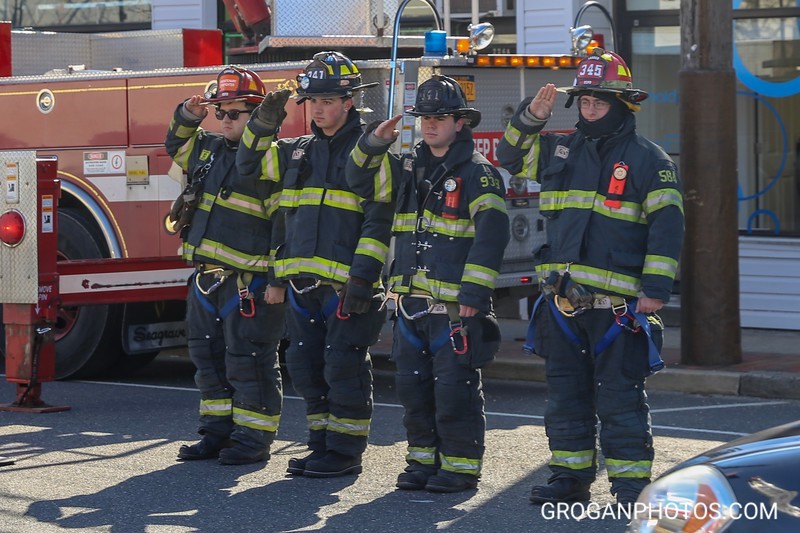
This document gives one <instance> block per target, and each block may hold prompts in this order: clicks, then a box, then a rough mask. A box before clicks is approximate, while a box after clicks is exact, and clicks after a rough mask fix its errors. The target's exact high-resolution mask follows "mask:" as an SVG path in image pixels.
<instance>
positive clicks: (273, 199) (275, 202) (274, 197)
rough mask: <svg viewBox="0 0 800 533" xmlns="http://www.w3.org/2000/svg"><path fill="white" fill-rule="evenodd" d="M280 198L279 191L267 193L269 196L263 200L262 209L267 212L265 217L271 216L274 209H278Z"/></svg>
mask: <svg viewBox="0 0 800 533" xmlns="http://www.w3.org/2000/svg"><path fill="white" fill-rule="evenodd" d="M280 199H281V191H275V192H273V193H272V194H270V195H269V198H267V199H265V200H264V211H266V213H267V218H270V217H272V215H273V214H274V213H275V211H277V210H278V207H279V205H280Z"/></svg>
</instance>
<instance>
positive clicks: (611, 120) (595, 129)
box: [576, 91, 631, 139]
mask: <svg viewBox="0 0 800 533" xmlns="http://www.w3.org/2000/svg"><path fill="white" fill-rule="evenodd" d="M583 95H588V96H594V97H595V98H598V99H600V100H603V101H604V102H608V103H610V104H611V109H609V110H608V113H606V116H604V117H603V118H601V119H600V120H595V121H594V122H589V121H588V120H586V119H584V118H583V115H582V114H581V111H580V102H578V124H576V127H577V128H578V129H579V130H580V131H581V133H583V134H584V135H585V136H586V137H588V138H590V139H600V138H602V137H606V136H608V135H611V134H612V133H614V132H616V131H617V130H619V128H620V127H621V126H622V123H623V122H624V121H625V117H626V116H627V115H628V113H630V112H631V111H630V110H629V109H628V106H626V105H625V103H624V102H623V101H622V100H620V99H619V98H617V96H616V95H615V94H614V93H608V92H600V91H586V92H585V93H581V94H580V95H578V98H580V96H583Z"/></svg>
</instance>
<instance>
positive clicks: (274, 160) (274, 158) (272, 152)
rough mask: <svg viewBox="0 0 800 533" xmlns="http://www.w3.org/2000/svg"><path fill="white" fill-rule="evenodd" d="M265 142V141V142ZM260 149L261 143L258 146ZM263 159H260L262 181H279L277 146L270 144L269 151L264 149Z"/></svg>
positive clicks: (279, 169) (279, 170)
mask: <svg viewBox="0 0 800 533" xmlns="http://www.w3.org/2000/svg"><path fill="white" fill-rule="evenodd" d="M265 142H266V141H265ZM258 149H259V151H260V149H261V143H259V145H258ZM264 150H265V152H264V157H262V158H261V177H260V179H262V180H267V181H274V182H278V181H280V179H281V167H280V157H279V156H278V145H277V144H275V143H273V142H270V147H269V149H266V148H264Z"/></svg>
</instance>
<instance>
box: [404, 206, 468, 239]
mask: <svg viewBox="0 0 800 533" xmlns="http://www.w3.org/2000/svg"><path fill="white" fill-rule="evenodd" d="M422 216H423V217H425V219H427V224H428V227H427V228H426V229H427V230H428V231H431V232H437V233H441V234H443V235H448V236H452V237H474V236H475V224H474V223H473V221H472V219H469V220H467V219H456V220H452V219H449V218H444V217H440V216H438V215H434V214H433V211H429V210H427V209H426V210H425V211H424V212H423V213H422ZM415 222H416V221H415ZM414 227H415V228H416V223H415V224H414Z"/></svg>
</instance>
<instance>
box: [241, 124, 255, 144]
mask: <svg viewBox="0 0 800 533" xmlns="http://www.w3.org/2000/svg"><path fill="white" fill-rule="evenodd" d="M255 140H256V134H255V133H253V130H251V129H250V125H249V124H248V125H247V126H245V128H244V132H243V133H242V144H244V146H245V148H249V149H251V150H252V149H253V141H255Z"/></svg>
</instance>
